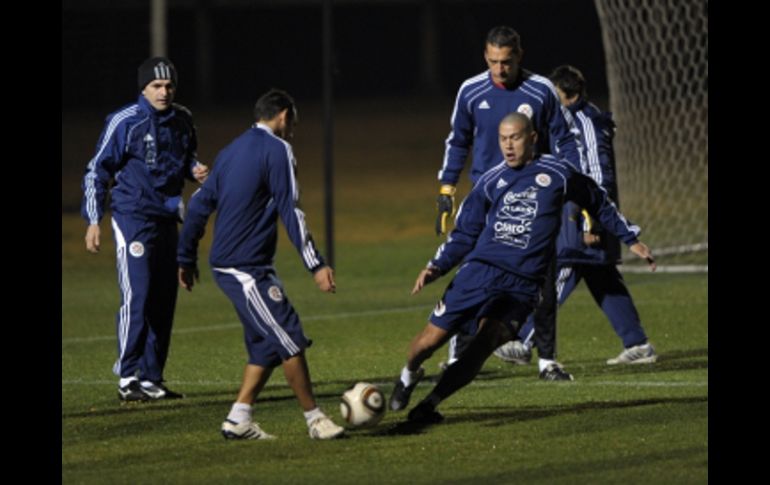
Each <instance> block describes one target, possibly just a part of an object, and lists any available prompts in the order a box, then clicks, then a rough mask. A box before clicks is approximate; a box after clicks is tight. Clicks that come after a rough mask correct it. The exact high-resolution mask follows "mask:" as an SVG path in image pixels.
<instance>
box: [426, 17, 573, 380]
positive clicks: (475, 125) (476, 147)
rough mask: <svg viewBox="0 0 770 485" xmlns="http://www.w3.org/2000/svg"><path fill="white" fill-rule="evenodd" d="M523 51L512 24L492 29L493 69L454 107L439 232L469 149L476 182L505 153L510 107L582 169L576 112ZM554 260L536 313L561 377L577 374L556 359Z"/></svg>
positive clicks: (456, 341)
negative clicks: (528, 64) (503, 134)
mask: <svg viewBox="0 0 770 485" xmlns="http://www.w3.org/2000/svg"><path fill="white" fill-rule="evenodd" d="M523 55H524V50H523V49H522V46H521V40H520V38H519V35H518V33H517V32H516V31H515V30H513V29H512V28H511V27H507V26H499V27H494V28H493V29H491V30H490V31H489V33H488V34H487V37H486V43H485V49H484V59H485V60H486V63H487V67H488V69H487V70H486V71H484V72H482V73H481V74H478V75H476V76H474V77H471V78H469V79H467V80H466V81H465V82H464V83H463V84H462V85H461V86H460V89H459V92H458V93H457V98H456V100H455V106H454V109H453V111H452V118H451V124H452V130H451V132H450V133H449V136H448V137H447V139H446V149H445V152H444V160H443V164H442V167H441V170H440V171H439V173H438V179H439V182H440V184H441V185H440V190H439V197H438V211H439V213H438V219H437V221H436V232H437V233H439V234H445V233H446V232H447V222H448V219H449V217H451V216H452V215H453V214H454V210H455V208H454V195H455V190H456V189H455V187H456V185H457V182H458V181H459V179H460V173H461V171H462V169H463V166H464V164H465V160H466V158H467V157H468V155H469V154H472V156H473V164H472V166H471V168H470V179H471V182H473V183H474V184H475V183H476V182H477V181H478V179H479V177H481V175H482V174H483V173H484V172H486V171H487V170H488V169H489V168H491V167H492V165H494V164H497V163H498V162H499V161H500V160H501V159H502V153H501V152H500V147H499V144H498V134H497V130H498V125H499V123H500V120H502V119H503V117H504V116H505V115H507V114H508V113H511V112H519V113H522V114H524V115H526V116H527V117H529V118H530V119H531V120H532V123H533V125H534V129H535V130H536V131H537V132H538V134H539V137H538V141H537V146H536V151H537V153H551V154H553V155H554V156H556V157H558V158H561V159H565V160H567V161H568V162H569V163H571V164H572V165H573V166H574V167H575V168H578V169H580V167H581V165H582V157H581V147H580V142H579V139H578V138H577V130H576V129H575V124H574V120H573V119H572V116H571V115H570V113H569V111H567V110H566V109H564V108H563V107H562V106H561V104H560V103H559V98H558V96H557V94H556V91H555V90H554V87H553V84H552V83H551V82H550V81H549V80H548V79H547V78H545V77H543V76H540V75H537V74H534V73H532V72H530V71H528V70H525V69H523V68H522V67H521V60H522V57H523ZM552 266H553V267H552V268H551V269H550V270H549V272H548V277H547V278H546V280H545V283H544V285H543V289H542V298H543V300H542V303H541V304H540V306H539V307H538V310H537V312H536V313H535V321H536V322H537V323H536V324H537V328H536V333H535V339H536V344H537V346H538V354H539V357H540V362H539V366H540V370H541V374H540V375H541V377H542V378H545V379H548V380H559V379H567V378H571V376H570V375H569V374H567V373H566V372H565V371H564V370H563V369H562V367H561V365H560V364H558V363H557V362H556V361H555V354H556V348H555V333H556V330H555V327H556V296H555V290H554V280H555V276H554V272H555V263H554V264H553V265H552ZM467 342H468V339H467V338H465V337H459V338H453V339H452V341H451V342H450V345H449V359H448V361H447V363H448V364H451V363H452V362H454V361H455V360H456V359H457V354H458V353H460V352H462V348H463V347H464V345H465V344H466V343H467ZM516 344H519V342H516Z"/></svg>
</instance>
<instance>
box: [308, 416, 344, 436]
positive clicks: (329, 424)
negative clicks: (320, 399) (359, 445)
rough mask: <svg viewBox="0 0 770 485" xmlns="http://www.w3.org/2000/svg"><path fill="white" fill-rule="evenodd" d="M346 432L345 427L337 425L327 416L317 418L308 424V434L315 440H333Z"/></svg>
mask: <svg viewBox="0 0 770 485" xmlns="http://www.w3.org/2000/svg"><path fill="white" fill-rule="evenodd" d="M344 433H345V428H343V427H342V426H337V425H336V424H334V421H332V420H331V419H329V418H328V417H326V416H321V417H320V418H316V419H314V420H313V421H312V422H311V423H310V425H308V434H309V435H310V437H311V438H313V439H314V440H331V439H334V438H339V437H340V436H342V435H343V434H344Z"/></svg>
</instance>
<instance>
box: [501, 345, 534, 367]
mask: <svg viewBox="0 0 770 485" xmlns="http://www.w3.org/2000/svg"><path fill="white" fill-rule="evenodd" d="M495 357H497V358H499V359H502V360H504V361H506V362H510V363H511V364H519V365H527V364H529V363H530V362H531V361H532V347H530V346H529V345H527V344H525V343H523V342H522V341H521V340H509V341H508V342H506V343H504V344H503V345H501V346H500V347H498V348H497V349H496V350H495Z"/></svg>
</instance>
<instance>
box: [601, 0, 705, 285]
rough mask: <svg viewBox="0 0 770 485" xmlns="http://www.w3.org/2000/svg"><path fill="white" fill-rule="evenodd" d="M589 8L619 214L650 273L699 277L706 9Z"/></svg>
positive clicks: (611, 3) (687, 4)
mask: <svg viewBox="0 0 770 485" xmlns="http://www.w3.org/2000/svg"><path fill="white" fill-rule="evenodd" d="M594 1H595V4H596V10H597V13H598V15H599V21H600V22H601V26H602V40H603V43H604V51H605V55H606V66H607V83H608V86H609V94H610V109H611V111H612V112H613V117H614V119H615V122H616V124H617V132H616V136H615V154H616V159H617V170H618V174H617V177H618V184H619V192H620V197H619V198H620V201H619V202H620V205H621V209H622V210H623V212H624V213H625V214H626V215H628V217H629V218H630V219H631V220H632V221H634V222H636V223H638V224H639V225H640V226H641V227H642V230H643V232H642V239H643V240H644V241H645V242H646V243H647V244H648V245H649V246H650V247H651V248H652V249H653V254H655V255H656V256H657V260H658V263H659V264H662V265H667V266H669V267H671V266H674V267H680V268H682V269H683V270H686V269H687V268H690V269H701V270H702V269H705V270H706V271H707V270H708V0H636V1H628V0H594ZM629 256H631V255H630V253H629V252H628V251H627V249H626V254H625V255H624V260H628V261H629V262H632V260H633V257H632V256H631V257H629Z"/></svg>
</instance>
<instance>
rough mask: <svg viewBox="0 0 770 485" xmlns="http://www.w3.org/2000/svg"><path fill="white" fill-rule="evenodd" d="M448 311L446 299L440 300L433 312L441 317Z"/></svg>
mask: <svg viewBox="0 0 770 485" xmlns="http://www.w3.org/2000/svg"><path fill="white" fill-rule="evenodd" d="M445 312H446V305H444V300H439V301H438V303H436V308H434V309H433V314H434V315H436V316H437V317H440V316H441V315H443V314H444V313H445Z"/></svg>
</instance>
